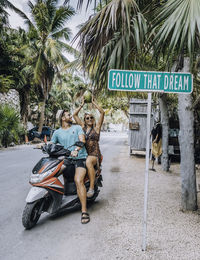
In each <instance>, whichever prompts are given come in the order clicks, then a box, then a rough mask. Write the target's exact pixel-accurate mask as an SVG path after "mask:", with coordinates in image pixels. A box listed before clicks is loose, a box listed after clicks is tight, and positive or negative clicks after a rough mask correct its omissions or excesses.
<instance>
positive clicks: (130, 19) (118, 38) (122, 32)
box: [76, 0, 146, 86]
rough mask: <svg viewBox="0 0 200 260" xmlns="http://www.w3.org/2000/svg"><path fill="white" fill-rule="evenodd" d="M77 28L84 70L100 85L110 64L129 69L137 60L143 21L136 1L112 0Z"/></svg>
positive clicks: (142, 33) (142, 35)
mask: <svg viewBox="0 0 200 260" xmlns="http://www.w3.org/2000/svg"><path fill="white" fill-rule="evenodd" d="M108 2H109V3H108V4H107V5H105V6H103V7H102V9H101V10H100V11H99V12H97V13H96V14H95V15H94V16H93V17H92V18H91V19H90V20H88V21H87V22H86V23H85V24H84V25H83V26H82V28H81V29H80V31H79V32H78V34H77V35H76V38H78V37H80V40H79V46H80V49H81V53H82V62H83V65H84V67H85V68H86V70H87V71H88V72H89V73H90V74H91V72H93V74H95V77H94V78H95V81H96V85H99V86H102V84H105V82H106V79H107V71H108V70H109V69H111V68H116V69H117V68H118V69H130V67H133V66H134V65H135V66H136V64H138V56H139V54H140V53H141V46H142V44H143V42H144V39H145V34H146V22H145V19H144V17H143V15H142V14H141V13H140V11H139V8H138V5H137V4H136V2H135V1H130V0H112V1H108Z"/></svg>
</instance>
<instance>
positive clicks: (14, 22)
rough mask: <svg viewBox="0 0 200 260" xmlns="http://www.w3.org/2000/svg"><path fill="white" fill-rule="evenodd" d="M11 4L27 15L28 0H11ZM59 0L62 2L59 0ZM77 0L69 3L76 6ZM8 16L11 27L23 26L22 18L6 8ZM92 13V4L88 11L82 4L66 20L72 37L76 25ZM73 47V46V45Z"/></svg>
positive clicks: (75, 30) (75, 31)
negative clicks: (75, 12) (80, 9)
mask: <svg viewBox="0 0 200 260" xmlns="http://www.w3.org/2000/svg"><path fill="white" fill-rule="evenodd" d="M31 1H32V3H34V0H31ZM11 2H12V4H14V5H15V6H16V7H17V8H19V9H20V10H22V11H23V12H24V13H26V15H27V16H29V7H28V4H27V2H28V0H11ZM60 2H63V1H62V0H60ZM76 4H77V1H74V0H73V1H72V0H71V1H70V5H71V6H73V7H74V8H76ZM8 12H9V14H10V16H9V22H10V25H11V27H13V28H18V27H22V28H25V26H24V22H23V19H22V18H21V17H20V16H19V15H18V14H16V13H15V12H12V11H10V10H8ZM90 14H92V4H91V6H90V8H89V9H88V11H87V12H86V10H85V7H84V6H83V8H82V11H81V12H78V13H77V14H76V15H74V16H73V17H72V18H71V19H70V20H69V21H68V22H67V25H66V26H67V27H69V28H70V29H71V30H72V33H73V37H74V36H75V34H76V33H77V32H78V29H77V26H78V25H80V24H82V23H84V22H85V21H86V20H87V19H88V17H89V15H90ZM74 47H75V46H74Z"/></svg>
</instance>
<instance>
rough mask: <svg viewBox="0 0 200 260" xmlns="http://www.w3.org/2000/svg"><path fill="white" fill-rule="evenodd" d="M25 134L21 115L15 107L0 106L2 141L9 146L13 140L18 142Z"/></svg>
mask: <svg viewBox="0 0 200 260" xmlns="http://www.w3.org/2000/svg"><path fill="white" fill-rule="evenodd" d="M23 134H24V129H23V127H22V125H21V124H20V116H19V114H18V113H17V112H16V111H15V109H14V108H12V107H10V106H8V105H5V106H1V107H0V143H1V144H2V145H3V146H4V147H8V145H9V144H10V143H11V142H15V143H18V142H19V141H20V137H21V136H22V135H23Z"/></svg>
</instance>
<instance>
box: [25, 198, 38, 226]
mask: <svg viewBox="0 0 200 260" xmlns="http://www.w3.org/2000/svg"><path fill="white" fill-rule="evenodd" d="M41 204H42V200H39V201H35V202H33V203H27V204H26V206H25V208H24V211H23V215H22V224H23V226H24V227H25V229H31V228H32V227H34V226H35V225H36V223H37V222H38V220H39V218H40V215H41V209H40V207H41Z"/></svg>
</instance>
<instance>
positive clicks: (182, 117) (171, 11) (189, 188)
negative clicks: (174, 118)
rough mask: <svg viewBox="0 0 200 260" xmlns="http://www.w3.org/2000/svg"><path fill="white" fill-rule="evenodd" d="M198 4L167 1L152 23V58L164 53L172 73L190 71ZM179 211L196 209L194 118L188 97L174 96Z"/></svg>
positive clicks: (199, 25)
mask: <svg viewBox="0 0 200 260" xmlns="http://www.w3.org/2000/svg"><path fill="white" fill-rule="evenodd" d="M199 17H200V2H199V1H195V0H177V1H173V0H168V1H167V3H166V4H165V5H163V6H162V8H161V10H160V12H159V14H158V16H157V17H156V19H155V21H154V27H153V30H154V31H155V30H157V33H156V35H155V38H154V40H153V45H154V47H155V55H159V54H163V53H164V54H165V55H167V57H168V61H169V63H170V64H172V61H175V65H176V66H174V70H175V71H183V72H192V71H193V68H194V65H195V61H196V58H198V57H199V54H200V52H199V49H200V37H199V34H200V19H199ZM178 102H179V122H180V138H179V142H180V148H181V178H182V208H183V210H195V209H196V208H197V194H196V174H195V161H194V115H193V110H192V103H193V101H192V95H191V94H189V95H183V94H179V95H178Z"/></svg>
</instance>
